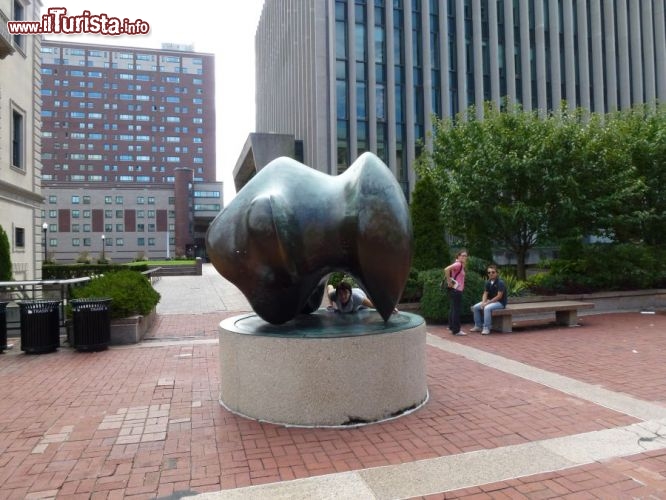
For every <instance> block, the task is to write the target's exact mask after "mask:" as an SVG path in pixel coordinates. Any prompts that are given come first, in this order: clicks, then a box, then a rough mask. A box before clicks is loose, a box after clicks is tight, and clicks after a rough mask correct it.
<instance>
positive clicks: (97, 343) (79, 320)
mask: <svg viewBox="0 0 666 500" xmlns="http://www.w3.org/2000/svg"><path fill="white" fill-rule="evenodd" d="M70 303H71V304H72V323H73V327H74V347H75V348H76V350H77V351H103V350H104V349H106V348H107V347H108V346H109V342H110V340H111V307H110V305H111V299H73V300H71V301H70Z"/></svg>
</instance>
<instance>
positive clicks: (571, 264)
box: [529, 243, 666, 295]
mask: <svg viewBox="0 0 666 500" xmlns="http://www.w3.org/2000/svg"><path fill="white" fill-rule="evenodd" d="M665 258H666V250H665V249H664V248H660V247H654V246H647V245H637V244H631V243H616V244H608V243H606V244H595V245H586V246H583V247H581V250H580V252H579V253H578V254H577V255H576V258H575V259H574V258H572V259H556V260H553V261H551V262H550V263H547V264H548V266H549V272H548V273H542V274H538V275H535V276H533V277H531V278H530V279H529V287H530V290H531V291H532V292H534V293H537V294H542V295H548V294H556V293H591V292H601V291H608V290H638V289H647V288H661V287H663V286H664V284H666V260H665Z"/></svg>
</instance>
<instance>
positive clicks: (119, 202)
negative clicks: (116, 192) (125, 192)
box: [116, 196, 123, 205]
mask: <svg viewBox="0 0 666 500" xmlns="http://www.w3.org/2000/svg"><path fill="white" fill-rule="evenodd" d="M122 204H123V197H122V196H116V205H122Z"/></svg>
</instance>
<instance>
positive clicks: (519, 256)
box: [516, 248, 528, 280]
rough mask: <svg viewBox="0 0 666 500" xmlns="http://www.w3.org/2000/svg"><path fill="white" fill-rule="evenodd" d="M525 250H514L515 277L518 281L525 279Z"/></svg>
mask: <svg viewBox="0 0 666 500" xmlns="http://www.w3.org/2000/svg"><path fill="white" fill-rule="evenodd" d="M527 250H528V249H527V248H519V249H518V250H516V277H517V278H518V279H519V280H524V279H525V278H526V274H527V273H526V271H527V264H526V263H525V261H526V260H527Z"/></svg>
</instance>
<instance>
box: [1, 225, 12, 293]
mask: <svg viewBox="0 0 666 500" xmlns="http://www.w3.org/2000/svg"><path fill="white" fill-rule="evenodd" d="M11 280H12V256H11V252H10V247H9V238H8V237H7V233H6V232H5V230H4V229H3V228H2V226H0V281H11Z"/></svg>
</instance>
